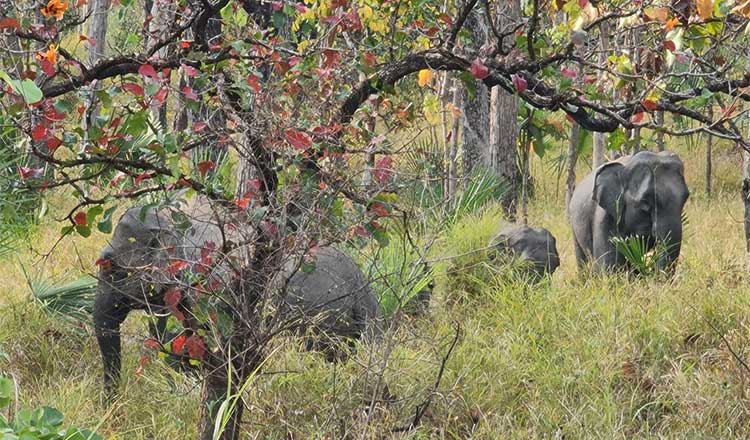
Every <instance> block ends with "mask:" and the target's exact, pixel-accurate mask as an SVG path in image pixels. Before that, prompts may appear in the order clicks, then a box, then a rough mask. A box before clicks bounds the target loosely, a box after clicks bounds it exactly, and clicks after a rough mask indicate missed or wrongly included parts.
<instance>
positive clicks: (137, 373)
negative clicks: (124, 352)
mask: <svg viewBox="0 0 750 440" xmlns="http://www.w3.org/2000/svg"><path fill="white" fill-rule="evenodd" d="M147 364H148V356H141V360H140V361H138V369H136V370H135V376H136V377H138V376H140V375H141V374H143V370H144V369H145V368H146V365H147Z"/></svg>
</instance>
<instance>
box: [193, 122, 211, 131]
mask: <svg viewBox="0 0 750 440" xmlns="http://www.w3.org/2000/svg"><path fill="white" fill-rule="evenodd" d="M206 127H208V125H207V124H206V123H205V122H203V121H195V122H194V123H193V131H194V132H195V133H200V132H201V131H203V130H204V129H205V128H206Z"/></svg>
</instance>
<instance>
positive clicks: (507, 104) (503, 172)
mask: <svg viewBox="0 0 750 440" xmlns="http://www.w3.org/2000/svg"><path fill="white" fill-rule="evenodd" d="M517 117H518V99H517V98H516V96H515V95H511V94H509V93H508V92H506V91H505V90H503V89H501V88H500V87H493V88H492V100H491V102H490V142H489V144H488V145H487V147H488V148H487V149H486V151H485V154H484V161H485V166H486V167H487V169H490V170H492V171H494V172H495V173H496V174H497V175H498V176H500V177H501V178H502V179H503V180H504V181H505V182H506V183H507V184H508V192H506V193H505V195H504V196H503V199H502V200H501V203H502V206H503V210H504V211H505V214H506V215H507V216H508V218H509V219H510V220H515V219H516V192H517V181H518V165H517V164H516V152H517V150H518V144H517V143H518V130H517V128H516V125H517Z"/></svg>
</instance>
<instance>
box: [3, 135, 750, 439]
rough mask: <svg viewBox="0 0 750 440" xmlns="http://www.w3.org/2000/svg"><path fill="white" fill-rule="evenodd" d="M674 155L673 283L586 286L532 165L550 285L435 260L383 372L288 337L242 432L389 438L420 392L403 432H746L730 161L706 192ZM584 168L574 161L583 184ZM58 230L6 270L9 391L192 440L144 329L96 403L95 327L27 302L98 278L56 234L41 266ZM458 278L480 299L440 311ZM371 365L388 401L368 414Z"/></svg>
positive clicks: (556, 197) (179, 391)
mask: <svg viewBox="0 0 750 440" xmlns="http://www.w3.org/2000/svg"><path fill="white" fill-rule="evenodd" d="M678 152H679V154H680V155H681V157H682V158H683V160H684V161H685V163H686V170H687V180H688V185H689V187H690V190H691V197H690V199H689V201H688V203H687V206H686V211H687V218H688V225H687V226H686V229H685V238H684V242H683V247H682V255H681V257H680V262H679V266H678V269H677V271H676V274H675V275H674V277H672V278H669V279H654V278H646V279H638V278H635V277H632V276H630V277H629V276H626V275H623V274H619V275H611V276H604V277H596V278H584V277H580V276H579V275H578V273H577V269H576V264H575V257H574V252H573V247H572V242H571V232H570V229H569V227H568V225H567V221H566V219H565V214H564V212H565V211H564V199H565V195H564V189H563V183H562V179H561V180H560V181H558V180H557V177H556V175H555V172H554V170H553V167H552V166H551V165H550V164H548V163H547V162H546V161H540V160H535V161H534V163H533V171H532V172H533V174H534V176H535V178H536V189H535V196H534V198H533V199H532V200H531V204H530V223H531V224H532V225H534V226H542V227H546V228H548V229H550V230H551V231H552V232H553V234H554V235H555V236H556V237H557V245H558V250H559V252H560V256H561V266H560V268H559V270H558V271H557V272H556V273H555V275H554V276H553V277H552V279H551V280H549V281H546V282H543V283H542V284H540V285H538V286H535V287H530V286H527V285H526V284H524V283H523V282H520V281H514V280H513V279H509V278H508V277H502V276H491V275H490V276H485V277H482V276H475V275H476V274H480V275H481V274H482V273H485V274H486V272H481V271H479V272H473V273H472V274H470V275H464V276H461V275H456V274H451V275H446V274H445V272H444V270H445V268H446V267H448V265H438V266H437V269H438V286H437V289H436V293H435V295H434V298H433V304H432V307H431V310H430V313H429V315H428V316H425V317H422V318H418V319H412V318H406V317H404V318H403V320H404V322H403V323H402V325H401V326H400V329H399V330H398V331H397V332H396V334H394V335H393V338H392V339H391V340H392V342H394V343H393V344H391V345H389V347H388V348H389V349H390V350H389V352H388V363H387V365H386V367H385V368H384V369H382V368H380V369H376V370H373V369H372V368H367V367H366V366H367V365H368V364H372V359H373V358H375V359H376V360H379V359H380V358H379V357H378V356H380V353H377V354H375V355H374V356H370V355H371V353H369V352H368V351H367V350H362V351H361V352H358V354H357V355H356V357H355V358H354V359H353V360H352V361H351V362H348V363H346V364H339V365H330V364H326V363H325V362H324V361H323V360H322V359H321V357H320V356H317V355H315V354H311V353H305V352H302V351H300V350H299V349H298V345H299V344H298V343H297V342H295V341H293V340H282V341H280V345H279V347H280V349H279V350H275V351H273V354H272V356H271V358H270V360H269V363H268V364H267V365H266V368H265V370H264V373H263V374H262V375H260V376H258V377H257V378H256V383H255V386H254V387H253V388H252V390H251V391H250V392H249V393H248V395H247V396H246V404H247V405H248V410H247V413H246V417H245V422H246V423H247V428H248V431H249V432H254V433H257V438H268V439H284V438H287V439H308V438H344V437H345V438H382V437H383V436H384V433H387V432H390V431H391V430H392V429H393V428H397V427H401V426H404V425H408V424H409V422H411V420H412V418H413V417H414V413H415V407H416V406H417V405H419V404H421V403H423V402H424V401H425V399H427V398H430V399H431V403H430V405H429V408H428V410H427V411H426V412H425V414H424V416H423V417H422V419H421V424H420V426H419V427H418V428H417V429H415V430H412V431H411V432H409V433H406V434H399V435H401V436H402V438H469V437H471V438H568V439H578V438H607V439H615V438H622V439H625V438H674V439H678V438H679V439H684V438H691V439H692V438H722V439H727V438H748V437H750V398H748V391H750V380H748V379H750V370H747V369H746V367H743V366H742V365H741V363H740V362H739V361H738V360H737V359H736V358H735V356H738V357H739V358H740V359H742V360H747V361H748V362H750V344H748V341H750V295H748V281H749V279H748V270H747V267H748V264H747V256H746V254H745V251H744V240H743V229H742V223H741V219H742V203H741V200H740V196H739V189H740V166H739V164H740V162H741V160H740V155H739V154H738V153H736V152H730V151H729V150H726V149H724V150H722V149H721V148H719V149H718V152H717V153H716V155H715V162H714V176H715V177H714V180H713V187H714V191H713V194H712V196H711V197H710V198H708V197H707V195H706V193H705V190H704V186H705V181H704V168H705V158H704V151H703V149H702V148H697V147H696V148H694V149H690V148H687V147H684V148H681V149H679V150H678ZM589 169H590V167H589V165H588V164H585V163H582V164H581V165H580V167H579V180H580V178H582V177H583V175H585V174H586V173H588V171H589ZM498 221H499V214H498V211H497V209H493V208H489V209H486V210H484V211H483V212H480V213H476V214H475V215H472V216H470V217H468V218H465V219H463V220H462V221H461V223H459V224H457V225H456V226H455V227H454V228H453V229H452V230H451V231H448V232H447V233H446V234H445V235H444V236H443V237H441V238H440V241H439V243H438V246H437V247H436V248H435V249H433V251H432V252H431V257H432V258H442V257H447V256H450V255H457V254H460V253H462V252H465V251H468V250H471V248H472V247H482V246H484V245H485V244H486V243H487V240H488V239H489V238H490V236H491V234H492V232H494V230H495V228H496V227H497V224H498ZM59 230H60V224H59V223H55V222H53V221H52V220H46V221H45V222H44V223H43V224H42V225H41V226H40V228H39V230H38V231H36V232H34V234H33V237H32V238H33V239H32V240H30V241H29V242H28V243H25V244H24V245H23V247H22V249H20V250H19V253H18V254H17V255H15V256H13V258H10V259H7V260H5V261H2V262H0V286H2V287H0V307H2V310H1V311H0V374H1V375H5V376H8V377H12V378H13V379H14V380H15V381H16V383H17V385H18V391H19V393H20V404H21V405H22V406H24V407H28V406H39V405H49V406H54V407H57V408H58V409H60V410H61V411H62V412H63V413H64V414H65V415H66V421H67V422H69V423H72V424H75V425H77V426H85V427H89V428H95V429H97V430H98V431H99V432H100V433H102V434H104V435H105V437H106V438H109V439H128V440H138V439H144V440H145V439H184V438H195V430H196V425H197V417H198V400H199V394H200V385H199V383H198V382H197V381H196V380H195V379H194V378H191V377H186V376H183V375H180V374H178V373H175V372H174V371H172V370H171V369H170V368H168V367H166V366H165V364H164V363H163V362H161V361H159V360H158V359H156V358H155V357H153V356H151V357H150V362H149V363H148V364H147V365H146V366H145V368H144V371H143V372H142V374H138V375H137V374H136V370H137V369H138V364H139V359H140V358H141V355H142V354H143V353H144V352H145V349H144V348H143V347H142V343H141V342H142V340H143V338H144V335H145V334H146V330H145V322H144V319H143V318H142V317H139V315H135V314H134V315H132V316H131V318H130V319H129V321H128V323H127V325H126V331H125V333H126V340H125V358H124V367H123V377H124V382H125V384H124V385H123V391H122V393H121V397H120V398H119V400H117V402H116V403H115V404H114V405H112V406H111V407H109V408H105V407H103V406H102V405H101V404H100V403H99V390H100V385H101V366H100V360H99V354H98V349H97V347H96V341H95V339H94V337H93V334H92V331H91V329H90V327H89V326H85V325H80V324H73V323H68V322H65V321H62V320H60V319H59V318H55V317H50V316H48V315H47V314H45V313H44V312H43V311H42V310H41V309H40V308H39V307H38V306H37V305H36V304H34V303H33V302H32V301H31V299H30V298H31V297H30V293H29V288H28V286H27V282H26V279H25V277H24V275H23V272H22V270H21V268H22V267H23V268H25V270H26V271H27V272H28V273H31V274H36V273H41V274H42V275H43V276H44V277H45V278H47V279H49V278H53V279H59V280H72V279H75V278H77V277H78V276H80V275H81V274H83V273H91V272H92V270H93V262H94V261H95V260H96V258H97V255H98V253H99V250H100V249H101V248H102V246H103V243H105V242H106V239H107V237H106V236H104V235H101V234H98V233H97V234H95V235H94V237H93V238H90V239H82V238H66V239H64V240H63V241H62V242H61V243H59V244H58V245H57V246H56V247H55V249H54V251H53V252H52V254H51V255H50V256H48V257H46V258H43V257H42V254H45V253H47V252H49V251H50V249H52V247H53V245H54V244H55V242H56V241H57V239H58V236H59ZM463 282H465V283H466V284H467V286H466V290H467V291H472V292H473V294H472V295H471V296H470V297H469V298H468V299H467V300H466V301H459V302H455V301H450V300H449V299H450V298H453V297H454V296H455V295H456V294H457V293H456V289H458V290H460V289H462V284H461V283H463ZM449 286H450V288H449ZM457 327H458V328H460V333H459V338H458V341H457V343H456V345H455V348H454V350H453V351H452V353H451V355H450V356H449V357H448V360H447V362H446V369H445V373H444V375H443V376H442V378H441V381H440V383H439V385H438V386H437V387H436V388H433V387H434V384H435V381H436V378H437V374H438V370H439V368H440V365H441V362H442V360H443V358H444V356H445V355H446V352H447V351H448V349H449V347H450V346H451V343H452V341H453V337H454V334H455V329H456V328H457ZM733 352H734V353H733ZM379 365H380V366H381V367H382V364H379ZM380 371H382V379H383V381H384V382H385V383H387V384H388V387H389V390H390V393H391V394H392V395H393V396H395V397H394V399H392V401H389V402H383V401H378V402H376V403H375V404H374V405H373V407H372V408H369V409H368V408H367V407H366V406H365V403H366V402H369V401H370V393H371V392H372V383H374V381H375V380H376V379H377V378H378V372H380ZM385 437H388V435H385Z"/></svg>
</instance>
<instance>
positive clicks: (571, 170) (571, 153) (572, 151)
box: [565, 122, 580, 215]
mask: <svg viewBox="0 0 750 440" xmlns="http://www.w3.org/2000/svg"><path fill="white" fill-rule="evenodd" d="M579 136H580V128H579V127H578V124H576V123H575V122H573V123H572V126H571V127H570V139H569V140H568V156H567V164H568V172H567V178H566V179H565V212H566V213H567V214H568V215H570V213H569V212H568V205H570V198H571V197H572V196H573V190H575V188H576V164H577V163H578V137H579Z"/></svg>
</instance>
